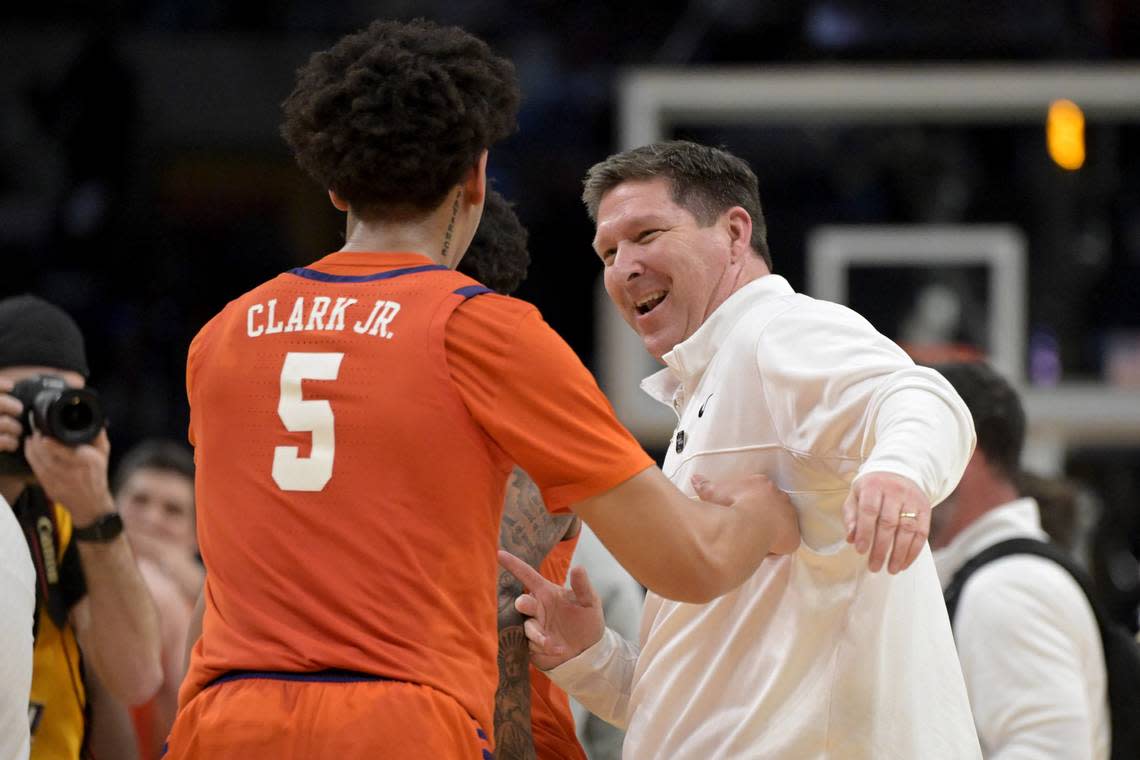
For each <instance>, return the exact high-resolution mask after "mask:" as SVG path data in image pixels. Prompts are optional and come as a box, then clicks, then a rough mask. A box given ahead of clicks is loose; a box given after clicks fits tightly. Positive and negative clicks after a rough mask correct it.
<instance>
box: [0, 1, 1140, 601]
mask: <svg viewBox="0 0 1140 760" xmlns="http://www.w3.org/2000/svg"><path fill="white" fill-rule="evenodd" d="M415 16H426V17H429V18H432V19H434V20H437V21H440V22H444V23H455V24H459V25H462V26H464V27H466V28H467V29H469V30H471V31H473V32H475V33H477V34H479V35H480V36H482V37H484V38H485V39H486V40H488V42H490V43H491V44H492V45H493V46H494V47H495V48H496V49H497V50H498V51H500V52H501V53H503V54H506V55H508V56H509V57H510V58H512V59H513V60H514V61H515V63H516V65H517V66H518V70H519V75H520V79H521V82H522V87H523V91H524V103H523V109H522V112H521V114H520V119H519V127H520V129H519V132H518V133H517V134H516V135H515V136H514V137H512V138H511V139H510V140H508V141H507V142H506V143H505V144H504V145H502V146H500V147H499V148H497V149H496V150H494V151H493V152H492V156H491V173H492V176H493V179H494V181H495V182H496V184H497V186H498V188H499V189H500V190H501V191H502V192H503V193H504V194H505V195H506V196H507V197H508V198H510V199H512V200H514V201H515V202H516V203H517V210H518V212H519V215H520V217H521V218H522V220H523V222H524V224H526V226H527V227H528V228H529V229H530V232H531V252H532V259H533V265H532V267H531V272H530V277H529V280H528V281H527V282H526V284H525V285H524V286H523V288H522V290H521V292H520V293H519V294H518V295H519V296H520V297H522V298H524V299H527V300H530V301H532V302H534V303H535V304H537V305H538V306H539V307H540V308H541V310H542V312H543V313H544V315H545V316H546V318H547V320H548V321H549V322H550V323H551V324H552V325H553V326H554V328H555V329H556V330H557V331H558V332H559V333H561V334H562V335H563V336H564V337H565V338H566V339H567V341H569V343H570V344H571V346H572V347H573V348H574V349H575V350H576V351H577V352H578V353H579V354H580V355H581V357H582V358H583V360H584V361H585V362H586V363H587V364H588V365H592V364H593V361H594V343H595V341H594V326H595V325H594V320H595V317H594V311H593V304H592V300H591V299H590V298H589V297H588V295H587V294H588V293H590V292H591V291H592V288H593V287H594V286H595V282H596V279H597V277H598V274H599V272H600V267H599V265H598V263H597V261H596V260H595V258H594V256H593V253H592V251H591V250H590V246H589V243H590V239H591V237H592V228H591V226H590V224H589V222H588V220H587V218H586V215H585V213H584V212H583V210H582V207H581V204H580V202H579V200H578V195H579V189H580V179H581V177H582V176H583V175H584V173H585V171H586V169H587V168H588V167H589V166H590V165H591V164H592V163H594V162H595V161H597V160H599V159H601V158H603V157H604V156H606V155H607V154H608V153H610V152H612V151H613V150H614V149H615V148H616V147H617V145H616V139H615V118H614V117H615V100H614V95H615V81H616V76H617V75H618V73H619V72H620V71H621V70H622V69H623V68H624V67H628V66H634V65H649V64H669V65H674V66H678V65H700V64H750V65H763V66H782V65H785V64H790V63H792V64H806V63H824V62H826V63H837V62H851V63H859V62H875V63H884V62H891V63H894V62H897V63H903V62H921V63H929V62H954V63H964V62H966V63H968V62H1083V63H1088V62H1121V61H1126V60H1136V59H1138V58H1140V2H1135V1H1134V0H966V1H964V2H945V0H908V1H906V2H904V1H903V0H874V1H873V2H872V1H871V0H804V1H802V2H792V1H785V2H734V1H732V0H693V1H692V2H677V1H674V0H657V1H656V2H652V3H649V2H644V0H630V1H629V2H625V3H620V4H616V3H603V2H597V1H596V0H579V1H578V2H573V3H566V2H553V1H552V0H531V1H529V2H509V3H508V2H506V1H505V0H482V1H477V2H454V1H453V2H442V1H440V0H420V1H419V2H407V1H406V0H394V1H392V2H366V1H364V0H259V1H258V2H250V1H249V0H228V1H227V2H222V1H221V0H122V1H120V2H115V1H114V0H112V1H111V2H99V3H95V2H78V1H75V0H72V1H68V0H64V1H63V2H56V3H50V4H47V3H45V4H44V5H39V4H36V3H21V4H11V5H5V6H4V9H3V10H0V99H2V101H0V102H2V103H3V107H2V109H0V252H2V256H3V264H4V267H3V275H2V276H0V296H4V295H9V294H12V293H17V292H23V291H32V292H36V293H38V294H40V295H43V296H44V297H47V298H49V299H50V300H52V301H54V302H56V303H59V304H60V305H62V306H64V307H66V308H67V309H68V310H69V311H71V312H72V313H73V314H74V315H75V316H76V317H77V318H78V319H79V321H80V323H81V324H82V326H83V328H84V331H85V333H86V335H87V339H88V343H89V354H90V359H91V364H92V370H93V377H92V383H93V385H94V386H95V387H97V388H98V389H99V390H100V391H101V392H102V393H103V394H104V396H105V397H106V402H107V405H108V407H109V410H110V416H111V419H112V423H113V431H112V439H113V442H114V445H115V448H116V451H118V452H122V451H125V450H126V449H127V448H129V447H130V446H131V445H132V444H133V443H135V442H136V441H138V440H140V439H142V438H144V437H148V436H153V435H163V436H174V437H178V438H181V437H182V436H184V434H185V428H186V421H187V409H186V401H185V394H184V386H183V373H184V362H185V352H186V347H187V345H188V344H189V342H190V339H191V338H192V337H193V335H194V334H195V332H196V331H197V330H198V329H199V327H201V325H202V324H203V323H204V322H205V321H206V320H207V319H209V318H210V317H211V316H212V315H213V314H214V313H215V312H216V311H217V310H218V309H219V308H220V307H221V306H222V305H224V304H225V303H226V302H227V301H228V300H230V299H232V298H234V297H236V296H237V295H238V294H240V293H241V292H242V291H244V290H246V289H248V288H249V287H252V286H253V285H255V284H257V283H259V282H261V281H263V280H265V279H267V278H269V277H271V276H273V275H275V274H276V273H278V272H280V271H282V270H284V269H287V268H290V267H292V266H296V265H299V264H304V263H307V262H310V261H312V260H314V259H316V258H318V257H319V256H321V255H323V254H324V253H327V252H330V251H332V250H335V249H336V248H338V247H339V245H340V243H341V241H342V235H343V231H342V220H341V218H340V217H339V215H338V214H336V213H335V212H334V210H333V209H332V208H331V206H330V205H329V203H328V201H327V198H326V196H325V193H324V190H323V189H322V188H320V187H317V186H316V185H314V184H313V183H312V182H311V181H309V180H308V179H307V178H306V177H305V176H304V175H302V173H301V172H300V171H299V170H298V169H297V168H296V167H295V166H294V165H293V163H292V161H291V159H290V157H289V155H288V153H287V151H286V149H285V146H284V143H283V141H282V140H281V139H280V137H279V136H278V132H277V129H278V122H279V116H280V108H279V104H280V103H281V101H282V100H283V99H284V98H285V96H286V95H287V94H288V92H289V90H290V89H291V86H292V76H293V72H294V70H295V69H296V68H297V67H298V66H299V65H300V64H302V63H303V62H304V61H305V59H306V58H307V57H308V55H309V54H310V53H311V52H313V51H316V50H319V49H322V48H325V47H327V46H328V45H330V44H331V43H332V42H333V41H335V40H336V38H338V37H339V36H341V35H342V34H344V33H346V32H349V31H352V30H355V29H357V28H359V27H362V26H364V25H366V24H367V23H369V22H370V21H371V20H373V19H375V18H379V17H388V18H411V17H415ZM675 134H676V135H678V136H688V137H694V138H697V139H701V140H704V141H709V142H713V143H718V144H724V145H726V146H727V147H729V148H730V149H732V150H734V151H736V152H738V153H740V154H741V155H743V156H745V157H747V158H749V159H750V160H751V161H752V163H753V166H754V168H755V169H756V171H757V174H758V175H759V177H760V186H761V197H762V199H763V201H764V204H765V209H766V212H767V215H768V219H769V230H770V242H771V247H772V250H773V252H774V255H775V259H776V264H777V270H778V271H779V272H780V273H781V274H784V275H785V276H787V277H788V278H789V280H790V281H791V283H792V285H793V286H794V287H796V288H797V289H798V290H804V289H806V282H805V276H806V275H805V263H804V251H805V239H806V237H807V235H808V233H809V232H810V230H811V228H812V227H814V226H815V225H817V224H818V223H819V222H820V221H821V220H823V221H826V222H832V223H844V224H862V223H883V222H891V223H926V222H938V223H973V222H991V221H993V222H1011V223H1014V224H1017V225H1018V226H1019V227H1020V228H1021V229H1022V231H1023V232H1024V233H1025V235H1026V238H1027V240H1028V243H1029V272H1028V275H1029V283H1030V292H1029V323H1030V328H1031V329H1032V331H1033V333H1034V335H1035V336H1044V337H1043V338H1041V339H1044V340H1046V341H1048V345H1050V346H1054V347H1055V349H1054V350H1055V352H1056V354H1057V359H1058V362H1059V365H1060V375H1061V376H1062V378H1063V379H1080V380H1086V381H1097V382H1099V381H1103V380H1105V379H1106V377H1107V375H1108V369H1107V363H1108V359H1109V354H1108V353H1106V350H1107V349H1106V347H1107V346H1109V344H1113V345H1115V343H1114V342H1120V341H1123V342H1124V344H1125V345H1126V346H1127V345H1132V344H1131V343H1130V341H1134V340H1135V339H1136V336H1137V335H1140V300H1138V298H1137V295H1136V294H1137V292H1138V291H1140V122H1137V123H1134V124H1096V123H1090V124H1089V127H1088V132H1087V137H1088V144H1089V151H1088V152H1089V160H1088V163H1087V165H1086V166H1085V167H1084V168H1083V169H1081V171H1079V172H1066V171H1064V170H1062V169H1060V168H1059V167H1057V166H1055V165H1054V164H1053V162H1052V161H1051V160H1050V159H1049V156H1048V154H1047V152H1046V150H1045V147H1044V140H1045V137H1044V129H1043V127H1040V128H1038V127H1030V126H1026V125H1018V126H1010V127H1002V126H1000V125H982V126H968V125H967V126H961V127H947V126H944V125H936V124H930V125H921V124H919V125H913V126H907V127H891V128H882V129H872V128H865V127H851V128H844V127H841V126H839V127H834V128H827V129H811V130H809V129H799V128H794V127H771V126H769V127H765V126H764V125H758V126H757V127H756V128H747V129H746V128H743V127H731V128H728V127H726V128H709V127H700V128H696V127H694V128H693V129H685V128H684V127H683V125H682V126H679V127H678V128H677V129H676V132H675ZM971 276H973V275H971ZM853 287H854V288H855V289H856V291H855V292H854V293H853V295H854V296H858V295H859V293H858V290H859V288H860V287H861V286H859V284H858V282H855V283H853ZM863 287H865V288H868V289H869V288H872V287H874V288H875V289H879V288H881V286H879V285H866V286H863ZM896 287H898V286H897V284H896ZM898 289H899V290H905V289H906V288H905V286H903V287H898ZM872 301H874V299H872ZM899 308H902V307H899ZM896 311H897V310H896ZM967 316H968V315H967ZM898 318H899V317H898V314H897V313H895V314H893V315H892V314H887V313H884V314H883V315H882V316H881V318H880V319H881V320H882V321H885V322H890V321H891V320H895V321H897V320H898ZM877 323H878V321H877ZM888 327H889V326H888ZM884 329H888V328H887V327H885V328H884ZM962 330H963V335H959V336H956V337H957V339H962V340H968V339H969V338H970V335H969V334H968V333H969V330H970V327H969V324H968V320H967V321H966V322H964V323H963V328H962ZM1136 345H1138V346H1140V343H1137V344H1136ZM1056 379H1057V378H1055V377H1054V378H1052V380H1053V381H1055V380H1056ZM1131 382H1136V380H1135V378H1134V377H1133V380H1132V381H1131ZM647 443H648V445H650V447H651V448H652V446H653V442H647ZM1066 469H1067V470H1070V471H1073V472H1074V473H1075V474H1078V475H1080V476H1081V477H1082V479H1083V480H1082V482H1084V483H1086V484H1087V489H1088V490H1087V493H1088V498H1090V499H1091V500H1092V501H1093V502H1095V504H1096V506H1097V509H1098V514H1100V513H1101V512H1103V513H1104V514H1105V515H1107V516H1108V518H1111V520H1112V521H1113V522H1112V525H1113V526H1114V527H1113V529H1112V530H1111V531H1110V533H1111V534H1112V535H1113V536H1114V537H1116V538H1115V540H1117V542H1118V543H1120V542H1121V541H1123V544H1124V548H1123V549H1120V550H1122V551H1127V550H1131V551H1132V552H1133V553H1136V552H1137V550H1138V549H1140V547H1138V546H1137V543H1138V542H1140V538H1138V535H1140V526H1138V525H1137V522H1138V520H1137V517H1136V515H1137V511H1138V508H1137V500H1140V452H1138V451H1137V450H1136V449H1134V448H1128V447H1122V446H1114V447H1108V448H1106V449H1088V448H1087V447H1086V448H1083V449H1074V450H1072V451H1070V452H1069V454H1068V456H1067V459H1066ZM1105 519H1107V518H1105ZM1098 520H1100V523H1101V524H1103V523H1104V519H1102V518H1098ZM1121 536H1124V537H1125V538H1123V539H1121V538H1120V537H1121ZM1105 572H1106V573H1109V572H1110V570H1105ZM1130 573H1131V575H1130ZM1117 574H1120V572H1118V573H1117ZM1113 582H1114V583H1116V585H1117V586H1120V589H1119V590H1120V593H1121V594H1122V595H1123V596H1121V599H1123V600H1124V601H1122V602H1121V604H1122V605H1125V607H1124V608H1126V606H1127V605H1128V604H1131V605H1132V607H1133V608H1134V606H1135V601H1136V600H1137V599H1140V578H1137V577H1136V573H1135V572H1134V567H1133V571H1129V570H1128V569H1127V568H1126V569H1125V570H1124V571H1123V574H1122V578H1121V579H1120V580H1119V582H1117V581H1115V580H1114V581H1113ZM1129 600H1131V601H1129ZM1122 616H1123V613H1122Z"/></svg>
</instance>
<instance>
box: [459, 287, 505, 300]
mask: <svg viewBox="0 0 1140 760" xmlns="http://www.w3.org/2000/svg"><path fill="white" fill-rule="evenodd" d="M452 292H453V293H455V295H457V296H463V297H464V298H474V297H475V296H481V295H483V294H484V293H494V292H495V291H493V290H491V289H490V288H488V287H484V286H483V285H464V286H463V287H462V288H456V289H455V290H453V291H452Z"/></svg>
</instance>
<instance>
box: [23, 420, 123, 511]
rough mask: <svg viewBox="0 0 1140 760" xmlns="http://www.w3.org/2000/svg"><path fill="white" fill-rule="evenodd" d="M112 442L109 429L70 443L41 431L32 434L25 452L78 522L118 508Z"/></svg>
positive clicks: (46, 486) (56, 498)
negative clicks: (110, 469)
mask: <svg viewBox="0 0 1140 760" xmlns="http://www.w3.org/2000/svg"><path fill="white" fill-rule="evenodd" d="M110 454H111V443H110V441H108V440H107V431H106V430H101V431H99V436H98V437H97V438H96V439H95V440H94V441H92V442H91V443H85V444H82V445H80V446H75V447H72V446H68V445H66V444H63V443H60V442H59V441H56V440H53V439H51V438H49V437H48V436H46V435H44V434H43V433H40V432H35V433H33V434H32V435H30V436H28V439H27V442H26V443H25V444H24V456H26V457H27V459H28V464H29V465H31V467H32V472H33V473H35V476H36V480H37V481H39V484H40V485H41V486H42V487H43V489H44V491H45V492H47V495H48V496H49V497H51V498H52V499H53V500H54V501H57V502H59V503H60V504H62V505H63V506H65V507H67V509H68V511H69V512H71V516H72V519H73V521H74V522H75V524H76V525H88V524H90V523H92V522H94V521H95V519H96V518H97V517H99V516H100V515H102V514H105V513H107V512H111V511H113V510H114V502H113V501H112V500H111V491H110V489H109V488H108V486H107V461H108V459H109V457H110Z"/></svg>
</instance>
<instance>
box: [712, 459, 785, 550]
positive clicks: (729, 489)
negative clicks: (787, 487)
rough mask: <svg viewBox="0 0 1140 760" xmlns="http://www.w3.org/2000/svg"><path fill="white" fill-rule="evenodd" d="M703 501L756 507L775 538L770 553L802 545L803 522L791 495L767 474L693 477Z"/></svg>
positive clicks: (739, 506)
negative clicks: (723, 478) (724, 478)
mask: <svg viewBox="0 0 1140 760" xmlns="http://www.w3.org/2000/svg"><path fill="white" fill-rule="evenodd" d="M690 482H691V483H692V484H693V490H694V491H696V494H697V496H698V497H700V499H701V501H707V502H711V503H713V504H720V505H722V506H725V507H732V508H734V509H754V510H755V512H756V514H757V515H758V516H759V519H761V520H763V521H764V524H765V525H766V527H767V535H768V536H770V537H771V543H770V544H769V545H768V553H769V554H791V553H792V552H794V551H795V550H796V549H799V548H800V523H799V518H798V515H797V514H796V508H795V506H793V505H792V500H791V499H789V498H788V495H787V494H786V493H784V492H783V491H781V490H780V489H779V488H777V487H776V484H775V483H773V482H772V481H771V480H769V479H768V478H766V477H765V476H763V475H749V476H747V477H744V478H740V479H738V480H730V481H721V482H718V483H714V482H712V481H711V480H709V479H708V478H706V477H704V476H703V475H694V476H693V477H692V478H690Z"/></svg>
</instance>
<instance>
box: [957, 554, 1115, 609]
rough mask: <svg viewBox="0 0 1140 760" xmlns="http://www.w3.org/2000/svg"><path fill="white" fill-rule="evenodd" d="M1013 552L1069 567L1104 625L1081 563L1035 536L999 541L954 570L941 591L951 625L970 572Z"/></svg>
mask: <svg viewBox="0 0 1140 760" xmlns="http://www.w3.org/2000/svg"><path fill="white" fill-rule="evenodd" d="M1012 554H1033V555H1036V556H1039V557H1045V558H1047V559H1052V561H1053V562H1056V563H1057V564H1059V565H1060V566H1061V567H1064V569H1065V570H1066V571H1068V574H1069V575H1072V577H1073V580H1075V581H1076V583H1077V586H1080V587H1081V590H1082V591H1084V595H1085V597H1088V599H1089V604H1090V605H1091V606H1092V611H1093V614H1094V615H1096V616H1097V623H1098V626H1100V627H1101V628H1102V627H1104V621H1105V620H1106V618H1105V615H1104V614H1102V611H1101V610H1100V605H1099V603H1098V602H1097V595H1096V593H1094V591H1093V589H1092V581H1091V580H1090V579H1089V575H1088V573H1085V572H1084V570H1083V569H1082V567H1081V565H1078V564H1077V563H1076V562H1075V561H1074V559H1073V558H1072V557H1069V556H1068V555H1067V554H1065V551H1062V550H1061V549H1060V548H1058V547H1057V546H1056V545H1053V544H1049V542H1047V541H1039V540H1037V539H1034V538H1012V539H1009V540H1005V541H999V542H998V544H994V545H993V546H991V547H990V548H987V549H985V550H983V551H980V553H978V554H976V555H975V556H972V557H971V558H970V559H969V561H968V562H967V563H966V564H964V565H962V566H961V567H960V569H959V570H958V572H956V573H954V577H953V578H952V579H951V580H950V585H948V586H947V587H946V590H945V591H943V596H945V597H946V612H948V613H950V623H951V626H953V624H954V613H955V612H956V610H958V600H959V598H960V597H961V595H962V589H963V588H966V582H967V581H968V580H970V577H971V575H972V574H974V573H976V572H977V571H978V570H982V567H983V566H985V565H987V564H990V563H991V562H993V561H994V559H1000V558H1002V557H1008V556H1010V555H1012Z"/></svg>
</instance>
